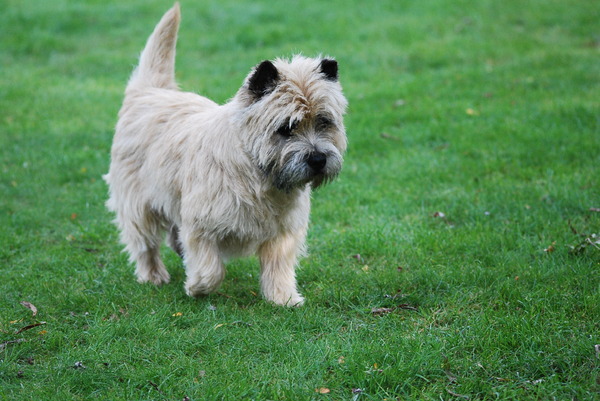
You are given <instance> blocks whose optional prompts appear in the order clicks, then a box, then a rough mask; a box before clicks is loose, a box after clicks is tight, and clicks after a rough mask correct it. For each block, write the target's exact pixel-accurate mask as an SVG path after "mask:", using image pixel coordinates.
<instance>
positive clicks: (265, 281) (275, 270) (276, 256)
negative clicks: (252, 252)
mask: <svg viewBox="0 0 600 401" xmlns="http://www.w3.org/2000/svg"><path fill="white" fill-rule="evenodd" d="M303 242H304V238H303V237H302V238H298V237H294V236H293V235H290V234H284V235H280V236H278V237H276V238H274V239H272V240H271V241H268V242H266V243H264V244H262V245H261V247H260V249H259V251H258V253H259V257H260V265H261V276H260V286H261V290H262V293H263V296H264V297H265V298H266V299H267V300H269V301H271V302H274V303H276V304H278V305H285V306H300V305H302V304H303V303H304V298H302V295H300V294H299V293H298V290H297V289H296V274H295V268H296V264H297V256H298V253H299V251H300V250H301V249H302V247H303Z"/></svg>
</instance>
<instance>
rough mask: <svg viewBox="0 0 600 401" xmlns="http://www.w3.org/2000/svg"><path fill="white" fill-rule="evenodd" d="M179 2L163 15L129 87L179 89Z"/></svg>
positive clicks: (147, 43)
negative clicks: (176, 79)
mask: <svg viewBox="0 0 600 401" xmlns="http://www.w3.org/2000/svg"><path fill="white" fill-rule="evenodd" d="M180 19H181V14H180V12H179V3H175V5H174V6H173V8H171V9H170V10H169V11H167V12H166V13H165V15H163V17H162V18H161V20H160V22H159V23H158V24H157V25H156V28H154V32H152V35H150V37H149V38H148V42H146V47H144V50H143V51H142V54H141V56H140V62H139V64H138V66H137V68H136V69H135V71H134V72H133V74H132V75H131V78H130V79H129V84H128V85H127V87H128V88H129V87H138V88H139V87H153V88H168V89H177V83H176V82H175V45H176V43H177V31H178V30H179V21H180Z"/></svg>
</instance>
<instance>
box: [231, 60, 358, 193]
mask: <svg viewBox="0 0 600 401" xmlns="http://www.w3.org/2000/svg"><path fill="white" fill-rule="evenodd" d="M236 98H237V99H238V100H239V101H241V102H242V104H243V110H242V112H241V118H240V119H239V120H238V122H239V129H240V134H241V136H242V141H243V143H244V146H245V148H246V149H245V150H246V151H247V152H248V153H249V154H250V156H251V158H252V159H253V161H254V162H255V163H256V165H257V166H258V168H259V169H260V170H261V171H262V172H263V173H264V174H265V175H266V176H267V178H268V179H270V180H271V182H272V184H273V185H274V186H275V187H277V188H278V189H280V190H283V191H290V190H292V189H294V188H301V187H304V186H305V185H306V184H308V183H310V184H311V185H312V187H313V188H317V187H318V186H320V185H321V184H323V183H326V182H328V181H331V180H332V179H334V178H335V177H336V176H337V175H338V173H339V172H340V170H341V168H342V155H343V154H344V152H345V150H346V132H345V128H344V121H343V115H344V113H345V111H346V107H347V104H348V103H347V101H346V98H345V97H344V95H343V94H342V88H341V86H340V84H339V81H338V65H337V62H336V61H335V60H332V59H329V58H323V59H313V58H305V57H301V56H296V57H294V58H293V59H292V60H291V61H289V62H288V61H285V60H281V59H277V60H275V61H273V62H271V61H263V62H262V63H260V64H259V65H258V66H256V67H255V68H254V70H253V71H252V72H251V73H250V75H248V77H247V78H246V81H245V83H244V85H243V86H242V88H241V89H240V90H239V92H238V94H237V95H236Z"/></svg>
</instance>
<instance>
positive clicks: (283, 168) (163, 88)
mask: <svg viewBox="0 0 600 401" xmlns="http://www.w3.org/2000/svg"><path fill="white" fill-rule="evenodd" d="M180 18H181V17H180V9H179V4H178V3H175V5H174V6H173V8H171V9H170V10H169V11H167V13H166V14H165V15H164V16H163V17H162V19H161V20H160V22H159V23H158V25H156V27H155V29H154V31H153V33H152V34H151V36H150V37H149V38H148V41H147V43H146V46H145V48H144V50H143V51H142V53H141V56H140V59H139V64H138V66H137V67H136V68H135V70H134V72H133V73H132V75H131V77H130V79H129V82H128V84H127V87H126V90H125V97H124V101H123V104H122V107H121V110H120V112H119V118H118V122H117V125H116V129H115V135H114V140H113V145H112V149H111V162H110V168H109V172H108V174H106V175H105V176H104V179H105V181H106V182H107V184H108V187H109V199H108V201H107V203H106V204H107V207H108V209H110V210H111V211H113V212H114V213H115V215H116V219H115V223H116V224H117V226H118V228H119V230H120V239H121V242H122V243H123V244H124V245H125V250H126V251H127V253H128V254H129V256H130V261H131V262H132V263H135V264H136V269H135V274H136V276H137V279H138V281H139V282H141V283H143V282H151V283H154V284H157V285H159V284H163V283H168V282H169V279H170V277H169V273H168V272H167V270H166V268H165V265H164V264H163V262H162V260H161V258H160V254H159V249H160V245H161V243H162V241H163V240H164V238H165V233H166V239H167V244H168V245H169V246H170V247H171V248H172V249H173V250H175V251H176V252H177V253H178V254H179V255H180V256H181V257H182V259H183V262H184V265H185V269H186V281H185V290H186V293H187V294H188V295H190V296H194V297H197V296H200V295H204V294H209V293H211V292H214V291H215V290H216V289H217V288H218V287H219V285H220V284H221V282H222V280H223V278H224V276H225V266H224V263H225V262H226V261H227V260H229V259H230V258H234V257H244V256H249V255H252V254H256V255H257V256H258V258H259V261H260V266H261V273H260V288H261V292H262V294H263V296H264V298H265V299H267V300H268V301H270V302H273V303H275V304H278V305H286V306H299V305H302V303H303V302H304V299H303V297H302V296H301V295H300V293H299V292H298V290H297V283H296V277H295V269H296V266H297V261H298V257H300V256H302V255H303V254H304V252H305V238H306V233H307V228H308V223H309V212H310V197H311V191H312V190H313V189H316V188H318V187H320V186H321V185H323V184H325V183H328V182H330V181H331V180H333V179H334V178H336V176H338V174H339V173H340V170H341V168H342V162H343V154H344V152H345V150H346V146H347V138H346V131H345V128H344V121H343V116H344V114H345V112H346V109H347V105H348V103H347V100H346V98H345V97H344V95H343V93H342V88H341V85H340V83H339V79H338V64H337V62H336V61H335V60H334V59H332V58H324V57H318V58H307V57H303V56H300V55H296V56H294V57H293V58H292V59H291V60H284V59H275V60H274V61H263V62H261V63H260V64H258V65H257V66H256V67H254V68H253V69H252V71H251V72H250V74H249V75H248V76H247V77H246V79H245V80H244V82H243V85H242V86H241V88H240V89H239V90H238V92H237V93H236V94H235V96H234V97H233V98H232V99H231V100H229V101H228V102H227V103H225V104H223V105H218V104H217V103H215V102H213V101H212V100H209V99H207V98H205V97H202V96H200V95H197V94H193V93H188V92H183V91H180V90H179V87H178V85H177V83H176V82H175V46H176V41H177V33H178V30H179V22H180Z"/></svg>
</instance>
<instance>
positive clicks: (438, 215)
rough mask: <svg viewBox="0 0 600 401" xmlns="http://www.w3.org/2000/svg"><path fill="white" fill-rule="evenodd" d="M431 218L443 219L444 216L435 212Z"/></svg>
mask: <svg viewBox="0 0 600 401" xmlns="http://www.w3.org/2000/svg"><path fill="white" fill-rule="evenodd" d="M433 217H439V218H440V219H445V218H446V215H445V214H444V213H443V212H435V213H434V214H433Z"/></svg>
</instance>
